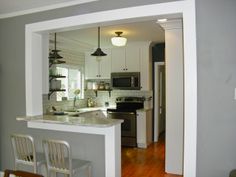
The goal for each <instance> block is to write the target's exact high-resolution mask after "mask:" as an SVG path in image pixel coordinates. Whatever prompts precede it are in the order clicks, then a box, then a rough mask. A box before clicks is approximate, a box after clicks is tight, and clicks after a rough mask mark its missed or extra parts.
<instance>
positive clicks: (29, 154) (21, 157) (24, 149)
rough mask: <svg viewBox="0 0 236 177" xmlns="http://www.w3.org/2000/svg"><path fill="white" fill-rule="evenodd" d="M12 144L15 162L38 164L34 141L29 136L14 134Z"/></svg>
mask: <svg viewBox="0 0 236 177" xmlns="http://www.w3.org/2000/svg"><path fill="white" fill-rule="evenodd" d="M11 142H12V146H13V152H14V156H15V161H21V162H25V163H26V164H27V163H28V164H32V163H36V152H35V146H34V139H33V138H32V137H31V136H29V135H21V134H13V135H11Z"/></svg>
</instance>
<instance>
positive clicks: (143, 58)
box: [140, 43, 152, 90]
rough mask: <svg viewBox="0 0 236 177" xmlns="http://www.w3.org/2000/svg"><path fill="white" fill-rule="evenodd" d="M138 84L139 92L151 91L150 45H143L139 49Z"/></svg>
mask: <svg viewBox="0 0 236 177" xmlns="http://www.w3.org/2000/svg"><path fill="white" fill-rule="evenodd" d="M140 83H141V90H152V59H151V56H150V43H145V44H144V45H142V48H141V49H140Z"/></svg>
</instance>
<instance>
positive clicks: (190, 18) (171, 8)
mask: <svg viewBox="0 0 236 177" xmlns="http://www.w3.org/2000/svg"><path fill="white" fill-rule="evenodd" d="M178 13H180V14H182V15H183V29H184V30H183V36H184V39H183V40H184V125H185V126H184V177H196V147H197V54H196V16H195V1H194V0H191V1H190V0H184V1H176V2H169V3H161V4H153V5H145V6H137V7H130V8H123V9H116V10H109V11H103V12H97V13H91V14H85V15H78V16H73V17H66V18H60V19H55V20H50V21H44V22H39V23H34V24H28V25H26V32H25V53H26V58H25V61H26V62H25V68H26V71H25V72H26V114H27V115H37V114H42V85H41V87H40V85H37V83H38V82H40V81H41V80H42V71H41V72H40V71H38V72H34V71H35V70H34V69H35V67H38V66H37V64H38V63H37V62H35V60H42V58H41V56H40V55H39V56H37V57H35V53H38V50H40V47H39V48H37V46H40V45H42V42H41V37H40V35H42V33H43V32H48V31H51V32H52V31H57V30H63V29H69V28H70V29H73V28H85V27H91V26H96V25H98V24H99V25H102V24H107V23H110V24H112V23H117V22H122V21H123V22H125V21H126V22H127V21H139V20H144V19H149V18H152V19H153V18H157V17H158V16H163V15H168V14H178ZM37 34H39V35H37ZM32 56H34V57H32ZM40 84H42V83H40Z"/></svg>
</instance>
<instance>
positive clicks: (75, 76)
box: [56, 66, 84, 101]
mask: <svg viewBox="0 0 236 177" xmlns="http://www.w3.org/2000/svg"><path fill="white" fill-rule="evenodd" d="M56 69H57V71H58V73H60V74H61V75H62V76H66V78H61V79H58V80H61V89H65V90H66V91H65V92H57V101H61V100H63V98H67V99H68V100H70V99H73V98H74V97H75V94H74V91H75V90H77V89H79V90H80V94H79V95H77V98H78V99H83V98H84V73H83V68H75V67H72V66H60V67H59V66H57V67H56Z"/></svg>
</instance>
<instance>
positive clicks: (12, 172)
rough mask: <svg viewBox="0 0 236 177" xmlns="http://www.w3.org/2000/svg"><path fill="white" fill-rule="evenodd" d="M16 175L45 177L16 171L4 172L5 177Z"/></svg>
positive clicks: (21, 176)
mask: <svg viewBox="0 0 236 177" xmlns="http://www.w3.org/2000/svg"><path fill="white" fill-rule="evenodd" d="M11 174H12V175H15V176H18V177H43V176H42V175H40V174H36V173H30V172H26V171H18V170H17V171H14V170H5V171H4V177H10V175H11Z"/></svg>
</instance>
